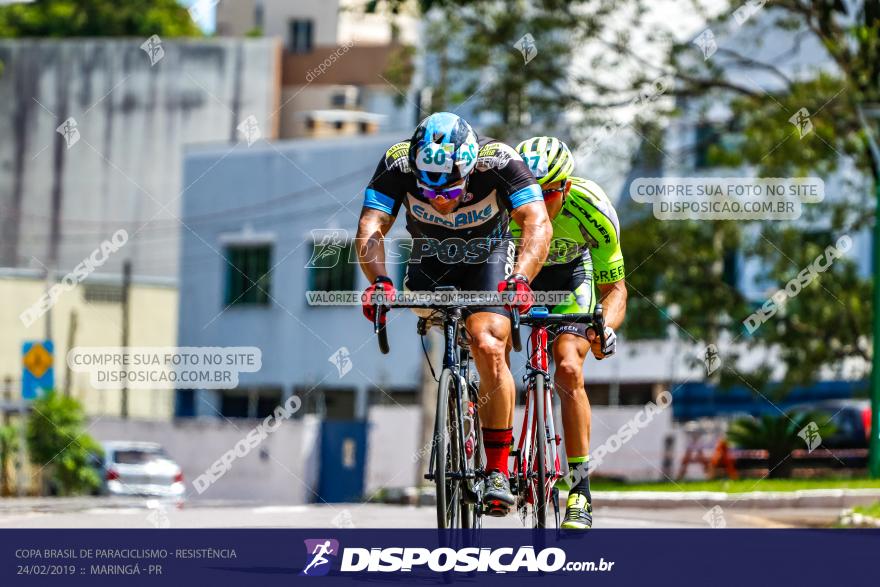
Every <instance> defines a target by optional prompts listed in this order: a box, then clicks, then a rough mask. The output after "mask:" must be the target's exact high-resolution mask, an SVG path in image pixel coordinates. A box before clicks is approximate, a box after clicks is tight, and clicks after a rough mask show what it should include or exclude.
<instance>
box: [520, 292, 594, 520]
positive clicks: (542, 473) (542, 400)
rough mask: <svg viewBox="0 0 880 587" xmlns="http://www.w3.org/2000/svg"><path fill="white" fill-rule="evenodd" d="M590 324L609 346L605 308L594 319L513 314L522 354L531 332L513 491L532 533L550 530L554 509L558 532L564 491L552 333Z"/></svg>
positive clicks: (539, 311) (536, 311)
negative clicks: (525, 329)
mask: <svg viewBox="0 0 880 587" xmlns="http://www.w3.org/2000/svg"><path fill="white" fill-rule="evenodd" d="M572 323H578V324H588V325H589V326H590V327H591V328H593V330H595V331H596V333H597V334H598V336H599V340H600V342H601V344H602V346H604V345H605V321H604V318H603V315H602V305H601V304H596V308H595V310H594V311H593V313H591V314H551V313H550V312H549V311H548V310H547V308H544V307H534V308H532V309H531V310H530V311H529V312H528V313H527V314H524V315H522V316H520V314H519V312H517V311H516V310H513V312H512V316H511V324H512V327H511V328H512V330H511V338H512V341H513V347H514V350H516V351H520V350H522V342H521V337H520V332H519V327H520V325H521V324H525V325H527V326H531V327H532V331H531V333H530V334H529V344H528V347H527V349H526V354H527V356H528V363H527V364H526V374H525V376H524V377H523V379H524V381H525V383H526V394H525V411H524V413H523V420H522V427H521V429H520V435H519V441H518V443H517V448H516V449H515V450H512V451H511V456H513V458H514V474H513V475H511V478H510V484H511V489H512V490H513V492H514V494H515V495H516V507H517V511H518V512H519V514H520V518H521V519H522V521H523V524H525V523H526V521H527V520H528V519H529V518H531V522H532V527H534V528H546V527H547V509H548V508H547V506H548V504H550V505H552V507H553V515H554V521H555V527H556V528H558V527H559V518H560V516H559V491H558V490H557V489H556V486H555V485H556V482H557V481H558V480H559V479H560V478H561V477H562V467H561V459H560V456H559V444H560V443H561V441H562V437H561V436H560V435H559V434H558V433H557V431H556V424H555V422H554V416H553V415H554V413H555V412H554V409H553V380H552V379H551V378H550V372H549V366H550V357H551V355H550V353H549V345H550V342H551V339H552V334H555V333H553V332H552V331H553V327H554V326H559V325H562V324H572Z"/></svg>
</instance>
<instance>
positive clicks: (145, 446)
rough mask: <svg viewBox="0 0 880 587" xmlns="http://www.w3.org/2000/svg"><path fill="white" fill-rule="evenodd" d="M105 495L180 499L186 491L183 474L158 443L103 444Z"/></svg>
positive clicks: (119, 442)
mask: <svg viewBox="0 0 880 587" xmlns="http://www.w3.org/2000/svg"><path fill="white" fill-rule="evenodd" d="M102 446H103V447H104V459H103V461H102V463H101V469H102V477H103V482H102V485H101V493H102V494H103V495H121V496H149V497H171V498H180V497H183V494H184V493H185V492H186V487H185V486H184V484H183V471H182V470H181V469H180V465H178V464H177V463H175V462H174V461H173V460H171V457H169V456H168V455H167V454H166V453H165V450H164V449H163V448H162V445H160V444H157V443H155V442H131V441H111V442H104V443H102Z"/></svg>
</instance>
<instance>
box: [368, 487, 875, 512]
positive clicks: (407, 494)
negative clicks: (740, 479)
mask: <svg viewBox="0 0 880 587" xmlns="http://www.w3.org/2000/svg"><path fill="white" fill-rule="evenodd" d="M592 494H593V503H594V504H595V505H597V506H598V505H601V506H603V507H615V506H616V507H633V508H668V509H675V508H692V507H704V508H711V507H712V506H716V505H720V506H721V507H724V508H744V509H771V508H849V507H854V506H857V505H869V504H872V503H874V502H877V501H880V489H801V490H798V491H751V492H747V493H725V492H723V491H593V492H592ZM378 501H381V502H383V503H388V504H397V505H433V504H434V489H433V487H429V488H424V489H423V490H421V491H419V490H418V489H416V488H412V487H410V488H394V489H389V490H386V491H385V493H384V495H383V497H382V499H381V500H378Z"/></svg>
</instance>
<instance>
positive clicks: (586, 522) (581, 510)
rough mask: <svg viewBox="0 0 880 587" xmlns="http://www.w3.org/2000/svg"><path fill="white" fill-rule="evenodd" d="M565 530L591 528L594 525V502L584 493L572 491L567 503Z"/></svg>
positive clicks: (562, 526) (563, 522) (564, 521)
mask: <svg viewBox="0 0 880 587" xmlns="http://www.w3.org/2000/svg"><path fill="white" fill-rule="evenodd" d="M559 527H560V528H562V529H564V530H589V529H590V528H592V527H593V504H591V503H590V500H589V499H587V496H586V495H584V494H583V493H570V494H569V495H568V501H567V503H566V504H565V519H564V520H562V524H561V525H560V526H559Z"/></svg>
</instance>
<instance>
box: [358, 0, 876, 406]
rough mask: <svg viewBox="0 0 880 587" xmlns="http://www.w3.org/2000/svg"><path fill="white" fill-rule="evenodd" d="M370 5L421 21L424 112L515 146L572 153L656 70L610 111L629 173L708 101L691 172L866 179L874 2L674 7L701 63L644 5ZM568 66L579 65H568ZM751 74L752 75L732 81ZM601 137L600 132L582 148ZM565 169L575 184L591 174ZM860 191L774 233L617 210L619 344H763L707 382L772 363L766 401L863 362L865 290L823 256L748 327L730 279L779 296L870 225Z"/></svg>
mask: <svg viewBox="0 0 880 587" xmlns="http://www.w3.org/2000/svg"><path fill="white" fill-rule="evenodd" d="M371 4H372V5H373V6H374V7H376V6H380V5H381V6H384V7H386V8H388V9H390V10H391V12H394V11H395V10H398V11H399V10H404V9H411V8H412V7H413V6H418V8H419V9H420V10H422V12H423V13H424V14H425V15H426V17H427V19H428V23H429V26H428V27H427V31H428V38H427V43H426V44H427V51H428V55H427V58H428V59H429V62H430V60H431V59H433V60H434V63H436V64H438V65H439V67H437V68H435V69H434V71H436V72H437V75H438V80H437V83H435V84H433V85H434V87H433V90H434V96H433V98H434V99H433V103H432V104H431V108H432V109H433V110H438V109H454V108H457V107H459V106H460V105H461V104H462V103H469V104H473V105H475V106H476V108H475V110H477V111H482V112H490V113H493V114H494V115H495V117H496V118H497V120H498V122H497V124H496V125H494V127H493V128H489V129H485V130H487V131H489V132H491V133H492V134H494V135H495V136H499V137H500V138H506V139H508V140H510V141H512V142H515V141H518V140H520V139H521V138H523V137H524V136H526V135H528V134H535V133H541V134H545V133H547V134H549V133H556V134H560V135H562V136H563V138H567V139H568V140H569V142H570V144H571V146H572V147H575V148H576V147H577V146H578V142H579V140H589V139H590V138H591V136H594V135H595V134H596V132H597V130H598V129H599V127H600V125H603V124H607V123H608V122H609V121H619V120H622V119H627V118H622V117H623V116H624V115H623V114H622V113H621V112H622V111H624V109H628V110H629V111H632V110H633V108H632V104H633V100H636V99H638V98H639V97H640V96H644V94H645V91H646V88H650V87H651V85H652V83H653V82H655V81H656V80H658V79H661V78H663V79H670V80H672V83H670V84H669V87H668V89H667V90H666V91H665V92H664V94H663V98H661V99H660V100H657V101H651V102H650V104H649V105H648V106H647V107H644V108H642V107H639V108H637V109H636V110H638V111H639V113H637V115H635V117H634V118H633V115H632V113H631V112H630V113H629V114H628V115H626V116H628V117H629V118H628V119H629V120H633V122H632V123H631V128H632V129H633V130H634V131H636V132H635V134H636V135H638V136H641V138H642V148H641V149H640V150H639V151H638V153H637V154H636V158H635V160H634V166H635V168H634V170H633V175H637V174H639V173H641V175H646V176H652V175H657V174H662V173H663V171H664V168H666V167H667V164H668V162H669V161H670V160H672V162H673V164H675V163H676V161H674V160H675V159H676V158H677V156H680V155H688V154H689V153H688V152H674V153H672V152H670V151H669V148H668V147H667V146H666V145H665V144H664V141H663V136H664V132H663V129H664V128H665V127H666V126H667V123H668V122H670V121H672V120H674V118H675V117H676V116H678V115H680V114H681V113H682V107H683V106H684V105H687V106H688V107H690V108H691V113H693V112H694V111H696V114H697V116H698V117H704V119H705V120H707V121H708V120H710V118H709V117H708V111H709V110H710V109H712V110H713V111H718V110H726V111H727V113H728V114H727V119H726V120H723V121H720V122H719V121H715V122H714V123H713V125H711V126H710V130H711V131H712V132H711V133H709V135H708V136H707V138H706V139H703V140H702V141H701V143H700V144H697V145H695V147H697V148H705V150H706V152H707V153H708V157H707V160H706V161H705V165H707V166H710V167H714V168H716V169H719V168H720V169H724V168H739V167H740V166H746V168H750V169H751V170H753V173H754V175H755V176H763V177H785V176H806V175H811V176H812V175H818V176H820V177H828V176H829V174H832V173H834V172H836V171H839V170H840V168H841V166H848V167H852V168H854V169H855V170H856V171H858V172H859V173H860V175H861V177H863V178H868V179H870V178H873V179H874V180H875V181H878V180H880V178H877V177H875V176H874V173H875V168H876V167H877V166H876V163H878V162H873V161H872V160H871V153H870V152H869V150H868V149H867V148H866V140H865V139H866V136H865V135H864V133H863V132H862V128H861V124H860V121H859V119H858V116H857V111H856V107H855V106H856V104H859V103H863V102H878V101H880V40H878V31H880V2H878V1H877V0H866V1H863V2H840V1H839V0H811V1H809V2H807V1H806V0H775V1H773V2H761V1H759V0H730V1H729V2H727V3H725V5H724V6H722V7H721V8H720V9H717V8H716V9H715V11H714V12H713V11H712V10H710V9H709V5H710V4H711V5H713V6H715V7H717V3H709V2H704V1H702V0H690V2H687V3H684V4H687V5H688V6H689V12H690V14H691V15H696V16H698V17H700V18H701V19H702V24H701V25H700V24H696V25H690V26H694V29H693V37H696V36H697V35H699V34H700V32H701V31H702V30H709V29H711V31H712V34H714V38H716V39H717V40H718V45H717V47H716V48H715V49H717V50H715V52H714V54H712V55H711V57H709V58H707V59H704V58H703V57H704V55H703V54H702V53H701V52H700V49H699V47H698V46H697V45H695V44H694V38H685V39H682V36H681V31H680V30H678V27H680V26H681V20H680V18H668V19H666V20H665V21H664V20H662V19H659V20H658V18H657V16H658V15H657V14H656V11H652V10H651V8H652V5H651V2H650V1H649V0H593V1H591V2H555V1H539V2H532V3H528V4H527V3H525V2H521V1H519V0H508V1H504V2H498V1H494V0H476V1H475V2H471V3H468V4H467V5H465V6H463V5H462V3H460V2H454V1H453V0H421V1H419V2H413V1H410V0H385V1H384V2H379V1H376V2H372V3H371ZM432 15H434V17H433V18H432ZM756 30H757V31H761V30H763V31H764V33H763V35H760V34H751V36H750V37H749V39H750V41H749V42H748V43H745V42H744V43H739V44H738V42H737V41H738V38H737V35H745V34H748V33H750V32H752V31H756ZM779 30H785V31H790V32H791V33H792V34H791V35H790V36H789V37H788V41H789V42H790V43H791V46H790V47H781V48H780V47H778V42H780V35H778V34H776V33H777V32H778V31H779ZM526 32H528V33H531V34H532V35H533V36H534V38H535V45H536V47H537V49H538V53H537V55H536V56H535V57H534V59H533V60H532V61H531V62H529V63H528V64H524V63H523V59H522V57H521V56H520V55H519V53H518V52H517V51H515V50H514V49H513V48H512V45H513V43H514V42H515V41H516V39H518V38H519V37H520V35H522V34H524V33H526ZM762 37H763V39H764V43H765V44H767V43H770V42H771V40H772V42H773V43H776V45H774V47H776V49H775V50H774V51H772V52H771V53H772V54H773V55H775V56H776V57H777V60H773V59H772V58H770V59H765V60H761V59H759V58H757V57H754V55H758V54H760V53H759V51H758V50H757V49H758V47H756V42H754V41H753V40H754V39H756V38H757V39H758V41H757V44H760V43H761V39H762ZM808 42H812V44H813V45H814V46H817V47H818V48H819V50H822V51H824V52H825V57H826V59H825V63H823V64H816V66H815V67H804V68H801V70H799V71H797V72H796V73H797V74H796V75H793V74H791V73H786V72H784V71H783V70H782V69H781V68H780V65H779V63H780V62H784V61H785V59H786V58H787V57H788V56H790V55H794V54H797V53H798V52H799V51H800V49H801V45H805V44H807V43H808ZM765 54H766V53H765ZM576 57H577V59H576ZM584 59H587V60H588V62H589V66H588V67H583V63H579V64H578V63H577V62H578V60H580V61H581V62H582V61H583V60H584ZM829 64H830V65H831V66H830V67H829ZM576 65H578V66H577V67H576ZM756 79H760V80H762V81H763V80H769V82H768V83H763V85H762V84H758V83H756V82H754V81H748V80H756ZM744 80H745V81H744ZM770 82H772V83H770ZM664 98H669V99H664ZM802 108H805V109H806V110H807V111H808V112H809V113H810V115H811V116H810V118H811V122H812V124H813V129H812V132H810V133H809V134H808V135H806V136H804V137H800V136H799V131H798V129H797V128H796V127H795V126H794V125H793V124H792V123H791V122H790V120H789V119H790V118H791V117H792V116H793V115H795V114H796V113H797V112H798V111H800V110H801V109H802ZM714 115H715V112H713V116H714ZM622 134H623V133H621V135H622ZM618 136H620V135H618ZM618 142H619V141H618V140H615V139H606V140H605V141H604V142H603V143H601V144H600V145H599V149H600V150H610V149H613V148H614V147H616V146H617V145H616V144H617V143H618ZM673 155H675V157H674V156H673ZM648 161H653V163H654V164H653V165H646V162H648ZM578 173H581V174H585V175H588V176H589V174H590V170H588V169H585V170H581V169H579V170H578ZM667 174H668V173H667ZM709 174H712V171H711V170H710V171H709ZM870 193H871V190H870V186H869V185H865V184H864V183H859V182H858V181H855V182H854V183H852V185H850V186H848V188H847V189H846V190H844V193H842V194H829V195H828V197H827V199H826V201H825V202H823V203H822V204H821V205H806V206H805V209H806V210H807V212H806V213H805V217H804V218H803V219H802V220H800V221H797V222H784V223H783V222H765V223H761V222H744V221H699V222H697V221H662V222H661V221H658V220H656V219H655V218H653V217H652V216H651V215H650V212H648V213H647V214H645V213H644V212H645V210H639V209H638V207H639V206H641V207H643V208H644V207H645V206H644V205H633V204H631V203H627V202H624V203H622V205H621V206H620V208H623V210H621V212H622V213H621V219H622V221H623V222H624V230H623V232H624V234H623V246H624V254H625V256H626V260H627V269H628V275H627V282H628V283H629V285H630V286H631V287H630V305H631V308H632V309H633V311H631V312H628V315H627V320H626V322H625V324H624V327H625V330H626V333H627V335H628V338H629V339H630V340H632V339H637V338H645V337H656V336H657V334H658V332H661V331H662V330H664V329H665V328H666V327H667V326H669V325H673V328H672V331H674V332H675V333H676V334H675V335H676V336H678V337H681V338H682V339H684V340H686V341H688V342H697V343H701V344H715V343H717V342H719V341H727V342H730V341H736V342H737V343H745V345H747V346H750V347H752V348H753V349H758V350H761V351H765V352H764V356H765V357H766V358H767V361H766V362H765V363H764V364H762V365H759V366H757V367H756V368H755V369H754V370H753V371H752V372H750V373H743V372H740V371H739V370H736V371H732V370H730V369H727V368H725V369H723V370H721V371H720V372H719V374H718V375H717V376H716V377H717V378H719V379H720V380H721V382H722V383H727V382H731V383H743V382H745V383H746V384H748V385H751V386H753V387H755V388H759V387H760V386H761V385H763V384H764V383H765V382H766V381H767V379H768V378H769V376H770V372H771V370H772V368H773V367H774V366H775V365H774V361H776V360H777V357H779V358H781V359H782V361H783V363H784V367H785V383H786V385H785V386H782V387H780V388H779V390H780V391H779V393H784V390H785V389H786V388H787V387H788V386H790V385H792V384H795V383H803V382H810V381H814V380H815V379H817V378H818V377H819V374H820V371H822V370H823V369H827V368H831V369H833V370H838V371H839V370H842V368H843V365H844V364H845V363H846V362H847V361H851V360H852V359H869V358H870V353H871V345H870V332H869V329H870V324H871V312H872V311H873V309H872V308H871V307H870V302H869V301H868V300H870V299H871V283H870V280H868V279H865V278H864V277H862V276H860V275H859V274H858V272H857V271H856V265H855V263H854V261H853V259H852V258H850V259H847V258H843V259H838V260H836V261H835V262H834V263H833V264H832V265H831V267H830V268H829V269H827V270H826V271H825V272H824V273H822V275H821V276H820V277H819V279H817V280H815V281H814V282H813V283H812V284H811V285H809V286H808V287H807V288H805V289H804V290H803V291H802V292H801V293H800V295H799V296H798V297H797V298H795V299H794V300H792V301H791V302H790V303H789V304H787V305H786V307H785V308H784V309H783V310H781V311H780V312H779V313H777V315H776V316H775V317H774V318H773V319H772V320H771V321H769V322H768V323H766V324H765V325H764V326H763V327H761V328H759V329H758V330H756V331H755V332H753V333H751V334H749V333H747V332H745V329H744V326H743V321H744V320H745V319H746V318H747V317H748V316H749V315H750V314H751V312H752V311H753V310H754V309H755V308H754V306H753V303H754V300H749V299H746V297H745V296H744V295H743V293H742V292H741V291H739V290H738V289H737V287H736V285H737V284H736V280H735V279H733V274H734V273H735V271H734V269H735V267H736V264H737V263H742V262H743V261H744V260H757V261H758V263H757V264H758V265H759V266H760V267H761V268H762V269H761V275H759V276H758V277H759V278H760V280H761V282H762V283H763V284H765V285H766V286H767V289H768V291H771V292H772V291H774V290H775V289H777V288H780V287H784V286H785V284H786V283H787V282H788V281H789V280H791V279H792V278H795V277H796V276H797V275H798V273H799V272H800V271H801V270H802V269H803V268H804V267H806V266H808V265H809V264H810V263H811V262H812V261H813V260H814V259H816V257H817V256H818V255H819V254H820V253H822V252H823V251H824V250H825V249H826V247H827V246H828V245H829V244H833V243H834V242H836V240H837V238H839V237H840V236H843V235H853V234H855V232H856V231H858V230H860V229H863V228H865V227H867V226H870V223H871V222H873V209H874V206H875V202H874V201H873V198H872V197H871V196H870V195H868V194H870ZM624 198H627V199H628V196H627V195H624ZM717 346H718V348H719V351H720V352H721V354H722V355H725V356H724V357H723V364H724V365H725V366H726V367H730V366H733V365H735V364H736V357H735V356H733V355H732V353H735V352H738V351H737V349H739V348H740V347H741V345H732V344H724V345H722V344H718V345H717ZM770 349H775V350H776V351H778V353H774V352H769V350H770ZM728 354H729V355H728Z"/></svg>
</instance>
